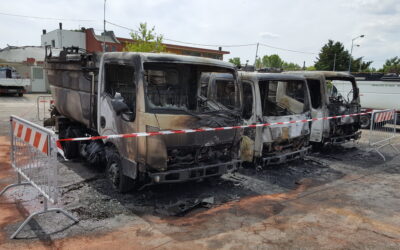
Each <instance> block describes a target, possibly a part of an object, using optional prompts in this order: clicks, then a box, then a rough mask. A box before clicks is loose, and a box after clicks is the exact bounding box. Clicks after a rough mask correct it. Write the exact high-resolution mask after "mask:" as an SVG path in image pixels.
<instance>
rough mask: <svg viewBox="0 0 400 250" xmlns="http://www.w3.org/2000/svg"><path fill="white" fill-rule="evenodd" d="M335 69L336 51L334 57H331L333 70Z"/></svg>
mask: <svg viewBox="0 0 400 250" xmlns="http://www.w3.org/2000/svg"><path fill="white" fill-rule="evenodd" d="M335 70H336V53H335V57H334V58H333V71H335Z"/></svg>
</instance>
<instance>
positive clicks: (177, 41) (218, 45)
mask: <svg viewBox="0 0 400 250" xmlns="http://www.w3.org/2000/svg"><path fill="white" fill-rule="evenodd" d="M106 23H108V24H111V25H114V26H116V27H119V28H122V29H126V30H129V31H132V32H135V33H139V31H137V30H134V29H131V28H128V27H126V26H122V25H119V24H116V23H112V22H109V21H106ZM164 40H165V41H171V42H176V43H182V44H189V45H197V46H204V47H245V46H256V45H257V43H251V44H236V45H232V44H229V45H226V44H225V45H221V44H201V43H192V42H184V41H179V40H175V39H170V38H166V37H164Z"/></svg>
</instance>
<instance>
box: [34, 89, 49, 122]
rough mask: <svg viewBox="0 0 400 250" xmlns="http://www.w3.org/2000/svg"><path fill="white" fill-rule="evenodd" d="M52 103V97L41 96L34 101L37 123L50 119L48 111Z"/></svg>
mask: <svg viewBox="0 0 400 250" xmlns="http://www.w3.org/2000/svg"><path fill="white" fill-rule="evenodd" d="M52 102H53V97H52V96H50V95H41V96H38V97H37V99H36V107H37V114H36V116H37V119H38V120H39V121H44V120H45V119H46V118H50V112H49V109H50V107H51V104H52Z"/></svg>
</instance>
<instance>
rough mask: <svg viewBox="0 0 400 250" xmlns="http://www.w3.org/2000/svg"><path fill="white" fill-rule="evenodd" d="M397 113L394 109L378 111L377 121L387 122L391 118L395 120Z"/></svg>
mask: <svg viewBox="0 0 400 250" xmlns="http://www.w3.org/2000/svg"><path fill="white" fill-rule="evenodd" d="M395 114H396V112H395V111H394V110H390V111H385V112H382V113H377V114H376V116H375V122H386V121H389V120H393V118H394V116H395Z"/></svg>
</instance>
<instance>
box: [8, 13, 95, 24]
mask: <svg viewBox="0 0 400 250" xmlns="http://www.w3.org/2000/svg"><path fill="white" fill-rule="evenodd" d="M0 15H3V16H13V17H22V18H32V19H41V20H57V21H71V22H95V21H96V20H89V19H65V18H55V17H40V16H26V15H18V14H10V13H4V12H0Z"/></svg>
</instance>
